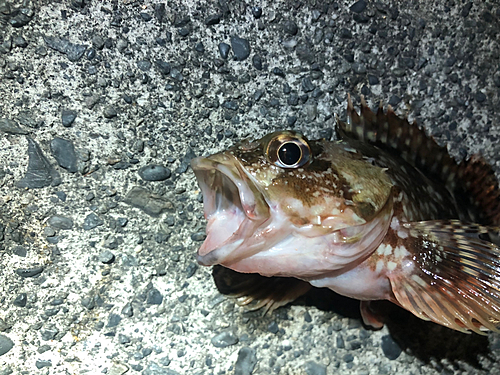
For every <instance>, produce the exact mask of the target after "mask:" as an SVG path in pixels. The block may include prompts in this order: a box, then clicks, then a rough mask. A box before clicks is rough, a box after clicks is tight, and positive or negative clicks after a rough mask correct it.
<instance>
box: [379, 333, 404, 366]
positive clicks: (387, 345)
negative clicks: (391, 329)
mask: <svg viewBox="0 0 500 375" xmlns="http://www.w3.org/2000/svg"><path fill="white" fill-rule="evenodd" d="M381 345H382V351H383V352H384V355H385V356H386V357H387V358H389V359H390V360H395V359H397V358H398V357H399V356H400V354H401V352H402V350H401V348H400V347H399V345H398V344H397V343H396V341H394V339H393V338H392V337H391V336H390V335H385V336H382V344H381Z"/></svg>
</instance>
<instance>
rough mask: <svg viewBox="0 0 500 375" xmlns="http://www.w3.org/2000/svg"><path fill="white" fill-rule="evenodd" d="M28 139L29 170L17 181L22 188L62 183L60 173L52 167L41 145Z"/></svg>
mask: <svg viewBox="0 0 500 375" xmlns="http://www.w3.org/2000/svg"><path fill="white" fill-rule="evenodd" d="M27 139H28V158H29V160H28V170H27V171H26V174H25V175H24V177H23V178H22V179H21V180H20V181H18V182H17V184H16V185H17V186H18V187H20V188H30V189H36V188H43V187H46V186H50V185H52V186H57V185H59V184H60V183H61V177H60V176H59V173H58V172H57V171H56V170H55V169H54V168H52V166H51V165H50V163H49V161H48V160H47V158H46V157H45V156H44V155H43V152H42V150H41V149H40V146H38V144H37V143H36V142H35V141H34V140H33V139H31V138H29V137H28V138H27Z"/></svg>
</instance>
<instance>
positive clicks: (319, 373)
mask: <svg viewBox="0 0 500 375" xmlns="http://www.w3.org/2000/svg"><path fill="white" fill-rule="evenodd" d="M304 370H305V371H306V374H307V375H326V366H325V365H321V364H319V363H316V362H314V361H309V362H306V364H305V365H304Z"/></svg>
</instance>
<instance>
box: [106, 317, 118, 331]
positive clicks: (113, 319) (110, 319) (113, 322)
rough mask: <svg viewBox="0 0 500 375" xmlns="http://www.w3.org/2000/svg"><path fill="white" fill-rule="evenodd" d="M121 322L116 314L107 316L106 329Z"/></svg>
mask: <svg viewBox="0 0 500 375" xmlns="http://www.w3.org/2000/svg"><path fill="white" fill-rule="evenodd" d="M121 321H122V317H121V316H120V315H118V314H109V317H108V324H107V325H106V327H107V328H113V327H116V326H117V325H118V324H120V322H121Z"/></svg>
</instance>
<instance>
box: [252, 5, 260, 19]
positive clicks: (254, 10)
mask: <svg viewBox="0 0 500 375" xmlns="http://www.w3.org/2000/svg"><path fill="white" fill-rule="evenodd" d="M250 10H251V12H252V16H254V18H256V19H259V18H260V17H262V8H261V7H259V6H252V8H251V9H250Z"/></svg>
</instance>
